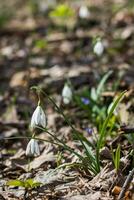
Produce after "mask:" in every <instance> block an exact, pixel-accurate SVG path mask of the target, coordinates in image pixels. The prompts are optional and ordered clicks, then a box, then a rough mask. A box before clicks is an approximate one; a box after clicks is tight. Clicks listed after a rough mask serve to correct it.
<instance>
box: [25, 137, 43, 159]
mask: <svg viewBox="0 0 134 200" xmlns="http://www.w3.org/2000/svg"><path fill="white" fill-rule="evenodd" d="M26 155H27V156H39V155H40V149H39V145H38V142H37V140H35V139H34V138H32V139H31V140H30V141H29V143H28V145H27V148H26Z"/></svg>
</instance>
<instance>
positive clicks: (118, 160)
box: [115, 145, 120, 170]
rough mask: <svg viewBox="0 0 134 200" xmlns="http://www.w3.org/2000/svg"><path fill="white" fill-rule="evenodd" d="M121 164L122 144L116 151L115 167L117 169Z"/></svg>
mask: <svg viewBox="0 0 134 200" xmlns="http://www.w3.org/2000/svg"><path fill="white" fill-rule="evenodd" d="M119 166H120V145H118V147H117V149H116V152H115V168H116V170H118V169H119Z"/></svg>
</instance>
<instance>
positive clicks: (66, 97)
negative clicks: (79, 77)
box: [62, 84, 73, 104]
mask: <svg viewBox="0 0 134 200" xmlns="http://www.w3.org/2000/svg"><path fill="white" fill-rule="evenodd" d="M72 95H73V93H72V90H71V88H70V87H69V86H68V85H67V84H65V85H64V88H63V90H62V98H63V103H64V104H69V103H70V101H71V100H72Z"/></svg>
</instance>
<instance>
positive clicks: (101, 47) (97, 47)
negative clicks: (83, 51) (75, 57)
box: [93, 40, 104, 56]
mask: <svg viewBox="0 0 134 200" xmlns="http://www.w3.org/2000/svg"><path fill="white" fill-rule="evenodd" d="M93 51H94V53H95V54H96V55H98V56H101V55H102V54H103V51H104V45H103V43H102V41H100V40H98V41H97V42H96V44H95V45H94V49H93Z"/></svg>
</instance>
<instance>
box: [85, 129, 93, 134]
mask: <svg viewBox="0 0 134 200" xmlns="http://www.w3.org/2000/svg"><path fill="white" fill-rule="evenodd" d="M85 131H86V132H87V133H88V134H89V135H92V133H93V129H92V128H85Z"/></svg>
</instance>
